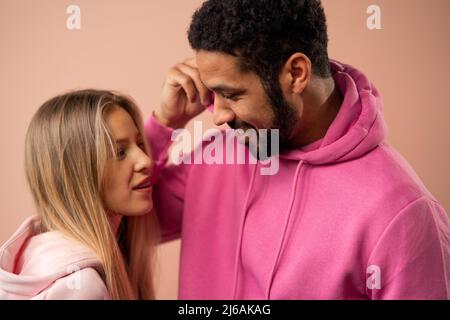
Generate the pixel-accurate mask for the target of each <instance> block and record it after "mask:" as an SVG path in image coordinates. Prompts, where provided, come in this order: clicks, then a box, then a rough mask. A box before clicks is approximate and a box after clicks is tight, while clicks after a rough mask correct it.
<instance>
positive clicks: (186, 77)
mask: <svg viewBox="0 0 450 320" xmlns="http://www.w3.org/2000/svg"><path fill="white" fill-rule="evenodd" d="M209 100H210V97H209V91H208V89H207V88H206V87H205V86H204V85H203V83H202V82H201V80H200V75H199V72H198V69H197V64H196V62H195V59H193V58H190V59H187V60H185V61H184V62H182V63H179V64H176V65H175V66H173V67H172V68H170V70H169V72H168V73H167V76H166V80H165V82H164V86H163V90H162V95H161V105H160V106H159V108H158V109H157V110H156V111H155V117H156V119H157V120H158V121H159V122H160V123H161V124H163V125H165V126H168V127H171V128H173V129H178V128H183V127H184V126H185V125H186V124H187V123H188V122H189V120H191V119H192V118H194V117H195V116H197V115H198V114H200V113H202V112H203V111H204V110H205V108H206V107H207V106H208V105H209V104H210V101H209Z"/></svg>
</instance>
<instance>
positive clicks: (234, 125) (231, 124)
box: [227, 119, 254, 130]
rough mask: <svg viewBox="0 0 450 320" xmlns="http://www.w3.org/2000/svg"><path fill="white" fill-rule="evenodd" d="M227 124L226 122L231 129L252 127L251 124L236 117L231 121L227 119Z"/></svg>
mask: <svg viewBox="0 0 450 320" xmlns="http://www.w3.org/2000/svg"><path fill="white" fill-rule="evenodd" d="M227 124H228V126H229V127H230V128H231V129H234V130H237V129H242V130H246V129H254V128H253V126H251V125H250V124H248V123H247V122H245V121H242V120H238V119H234V120H233V121H229V122H227Z"/></svg>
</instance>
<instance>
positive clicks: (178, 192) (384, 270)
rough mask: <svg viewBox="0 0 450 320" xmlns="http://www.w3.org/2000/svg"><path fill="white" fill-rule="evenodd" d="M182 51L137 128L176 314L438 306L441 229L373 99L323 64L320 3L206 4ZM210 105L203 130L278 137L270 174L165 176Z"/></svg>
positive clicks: (184, 172) (189, 167)
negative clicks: (171, 259)
mask: <svg viewBox="0 0 450 320" xmlns="http://www.w3.org/2000/svg"><path fill="white" fill-rule="evenodd" d="M189 41H190V44H191V46H192V48H193V49H194V50H195V54H196V57H195V60H186V61H185V62H183V63H179V64H177V65H175V66H174V67H173V68H172V69H171V70H170V71H169V73H168V75H167V79H166V82H165V85H164V88H163V93H162V103H161V106H160V107H159V108H158V109H157V110H156V111H155V113H154V115H153V116H152V117H151V118H150V119H149V121H148V122H147V123H146V131H147V135H148V138H149V140H150V142H151V146H152V152H153V157H154V160H155V164H156V165H155V174H156V175H157V177H158V181H157V182H156V185H155V191H154V195H153V197H154V200H155V205H156V210H157V213H158V215H159V218H160V223H161V226H162V232H163V238H164V240H170V239H175V238H178V237H180V236H181V239H182V247H181V265H180V287H179V297H180V298H181V299H448V298H449V297H450V224H449V219H448V217H447V215H446V213H445V211H444V209H443V208H442V206H441V205H440V204H439V203H438V202H437V201H436V200H435V199H434V197H433V196H432V195H431V194H430V193H429V192H428V191H427V189H426V188H425V186H424V185H423V184H422V182H421V181H420V179H419V178H418V177H417V175H416V174H415V173H414V171H413V170H412V169H411V167H410V166H409V165H408V164H407V162H406V161H405V160H404V159H403V158H402V157H401V156H400V155H399V154H398V153H397V152H396V151H395V150H394V149H393V148H392V147H391V146H389V145H388V144H387V143H386V142H385V138H386V126H385V122H384V120H383V116H382V108H383V105H382V101H381V97H380V95H379V93H378V91H377V90H376V88H375V87H374V86H373V84H372V83H371V82H370V81H369V80H368V79H367V77H366V76H365V75H364V74H363V73H361V72H360V71H358V70H356V69H355V68H353V67H351V66H349V65H345V64H342V63H339V62H336V61H332V60H329V59H328V53H327V42H328V37H327V27H326V20H325V15H324V11H323V8H322V6H321V4H320V1H316V0H279V1H273V0H259V1H253V0H252V1H249V0H209V1H206V2H205V3H204V4H203V5H202V7H201V8H200V9H199V10H198V11H197V12H196V13H195V14H194V16H193V19H192V23H191V26H190V29H189ZM210 90H211V91H213V92H214V98H215V99H214V111H213V119H214V122H215V124H217V125H223V124H228V125H229V126H230V127H231V128H233V129H242V130H244V132H246V131H248V130H251V129H254V130H261V129H269V130H275V129H278V130H279V148H280V153H279V154H272V157H279V170H278V172H277V173H276V174H273V175H262V174H260V171H259V170H258V168H259V167H261V166H263V164H262V163H261V162H260V161H258V162H257V163H256V164H251V163H248V164H245V165H238V164H228V165H227V164H205V163H200V164H189V163H182V164H178V165H166V162H167V158H168V151H167V150H168V147H169V146H170V143H171V136H172V133H173V130H174V129H179V128H183V127H184V126H185V125H186V123H187V122H188V121H189V120H191V119H192V118H194V117H195V116H196V115H198V114H199V113H201V112H203V111H204V110H205V107H206V106H208V105H209V103H210V102H212V101H209V100H210V99H211V97H210V94H209V91H210ZM216 138H217V137H216ZM227 139H229V138H227ZM245 141H246V142H247V144H248V141H247V140H244V142H245ZM209 144H211V141H209V140H205V141H203V143H202V145H203V146H207V145H209ZM223 148H224V150H223V151H224V152H225V153H227V152H231V151H235V150H231V149H232V148H234V149H238V148H242V145H241V144H240V145H239V146H233V145H231V147H230V146H229V145H228V144H224V147H223Z"/></svg>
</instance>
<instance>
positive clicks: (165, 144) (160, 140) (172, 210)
mask: <svg viewBox="0 0 450 320" xmlns="http://www.w3.org/2000/svg"><path fill="white" fill-rule="evenodd" d="M145 132H146V135H147V139H148V141H149V143H150V146H151V150H152V158H153V162H154V167H153V173H152V176H153V177H154V179H156V184H155V185H154V188H153V201H154V203H155V210H156V214H157V216H158V219H159V223H160V227H161V235H162V241H163V242H164V241H169V240H172V239H176V238H178V237H179V236H180V233H181V222H182V212H183V206H184V192H185V185H186V177H187V172H188V167H187V165H184V164H180V165H167V161H168V150H169V147H170V146H171V144H172V134H173V133H174V130H172V129H171V128H168V127H165V126H163V125H161V124H160V123H159V122H158V121H157V120H156V119H155V117H154V116H153V115H152V116H151V117H150V118H149V120H148V121H147V122H146V123H145Z"/></svg>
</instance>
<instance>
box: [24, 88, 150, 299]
mask: <svg viewBox="0 0 450 320" xmlns="http://www.w3.org/2000/svg"><path fill="white" fill-rule="evenodd" d="M114 106H119V107H121V108H123V109H124V110H125V111H127V112H128V113H129V114H130V116H131V117H132V119H133V120H134V122H135V124H136V127H137V129H138V130H139V132H140V133H141V135H142V137H145V134H144V132H143V125H142V117H141V115H140V112H139V109H138V108H137V106H136V104H135V103H134V102H133V100H132V99H131V98H129V97H126V96H123V95H120V94H118V93H114V92H111V91H100V90H82V91H73V92H69V93H66V94H63V95H60V96H57V97H55V98H52V99H50V100H48V101H47V102H45V103H44V104H43V105H42V106H41V107H40V108H39V110H38V111H37V112H36V114H35V115H34V117H33V119H32V120H31V123H30V126H29V128H28V131H27V135H26V141H25V170H26V176H27V180H28V184H29V186H30V188H31V192H32V194H33V198H34V201H35V204H36V207H37V211H38V214H39V216H40V219H41V224H42V228H43V229H44V230H46V231H50V230H57V231H60V232H62V233H63V234H65V235H67V236H69V237H71V238H73V239H75V240H77V241H79V242H81V243H82V244H84V245H86V246H88V247H90V248H91V249H92V250H93V251H94V252H95V253H96V254H97V256H98V257H99V259H100V261H101V262H102V267H103V271H102V272H101V275H102V277H103V279H104V281H105V284H106V287H107V288H108V291H109V294H110V296H111V298H112V299H154V298H155V295H154V288H153V284H154V283H153V263H154V260H155V259H154V253H155V250H156V244H157V243H158V241H159V228H158V224H157V219H156V216H155V214H154V212H151V213H149V214H146V215H143V216H138V217H123V219H122V222H121V225H120V226H119V235H116V234H115V233H114V230H113V227H112V226H111V221H110V216H109V213H108V210H107V208H105V206H104V202H103V198H102V191H103V188H104V167H105V163H106V161H107V160H108V159H110V158H111V157H115V156H116V148H115V146H114V142H113V141H114V140H113V138H112V136H111V134H110V131H109V130H108V127H107V123H106V116H107V114H108V112H109V111H110V110H111V108H113V107H114ZM145 144H146V151H147V154H149V147H148V144H147V143H145Z"/></svg>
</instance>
